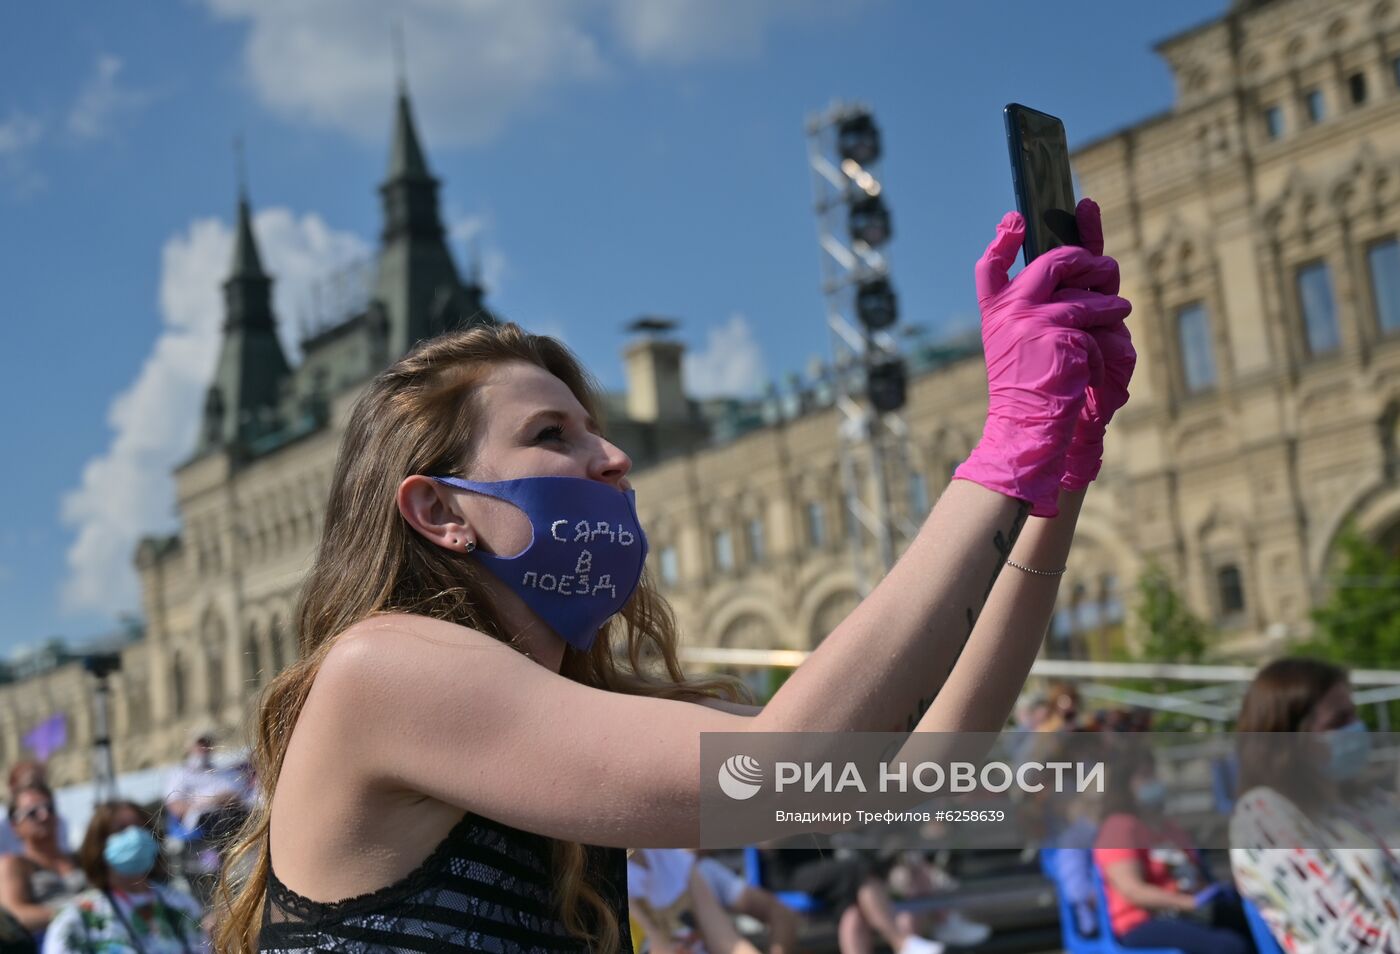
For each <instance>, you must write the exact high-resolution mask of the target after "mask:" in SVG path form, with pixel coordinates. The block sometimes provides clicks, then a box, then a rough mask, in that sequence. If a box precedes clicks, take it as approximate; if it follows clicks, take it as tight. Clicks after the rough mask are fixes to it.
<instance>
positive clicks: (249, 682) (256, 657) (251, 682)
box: [243, 627, 264, 692]
mask: <svg viewBox="0 0 1400 954" xmlns="http://www.w3.org/2000/svg"><path fill="white" fill-rule="evenodd" d="M243 658H244V660H245V661H246V662H247V664H248V678H247V679H245V680H244V686H245V687H246V688H247V689H248V691H249V692H256V691H257V690H258V687H259V686H261V685H262V684H263V679H264V674H263V662H262V647H261V646H260V645H258V631H257V629H256V628H255V627H249V629H248V639H247V641H246V642H245V643H244V645H243Z"/></svg>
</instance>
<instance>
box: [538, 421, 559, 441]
mask: <svg viewBox="0 0 1400 954" xmlns="http://www.w3.org/2000/svg"><path fill="white" fill-rule="evenodd" d="M563 439H564V428H562V427H560V426H559V425H558V424H555V425H553V426H552V427H546V428H545V429H544V430H542V431H540V433H539V435H538V436H537V437H536V438H535V443H536V444H543V443H544V442H545V441H562V440H563Z"/></svg>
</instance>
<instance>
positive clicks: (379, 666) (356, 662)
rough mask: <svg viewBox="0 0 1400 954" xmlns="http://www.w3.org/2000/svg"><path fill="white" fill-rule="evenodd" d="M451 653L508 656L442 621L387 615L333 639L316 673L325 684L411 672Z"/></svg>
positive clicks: (490, 641)
mask: <svg viewBox="0 0 1400 954" xmlns="http://www.w3.org/2000/svg"><path fill="white" fill-rule="evenodd" d="M452 649H481V650H487V651H490V650H505V652H506V654H511V651H510V650H509V649H508V648H507V647H506V646H504V645H502V644H501V643H500V642H499V641H498V640H495V639H492V638H491V637H490V636H487V635H486V634H485V633H482V632H479V631H478V630H475V629H472V628H470V627H467V626H459V625H458V624H456V623H452V622H448V621H446V620H440V619H432V618H431V617H427V616H415V615H412V614H410V613H392V614H384V615H380V616H371V617H369V618H368V619H363V620H360V621H359V622H358V623H355V624H354V625H353V626H351V627H350V628H349V629H346V630H345V631H344V632H342V633H340V634H339V635H338V636H336V637H335V644H334V645H333V646H332V647H331V649H330V651H329V652H328V653H327V654H326V658H325V661H324V662H323V663H322V665H321V670H320V673H321V675H325V676H327V677H329V679H330V680H331V681H335V680H337V679H341V678H350V679H356V678H359V677H362V676H365V675H369V674H373V673H375V672H379V673H386V672H391V671H392V670H393V669H395V668H397V667H398V666H399V665H400V664H402V665H406V666H409V667H413V666H414V665H416V664H421V663H422V662H423V661H424V657H425V656H433V655H435V654H440V653H442V652H443V651H445V650H452Z"/></svg>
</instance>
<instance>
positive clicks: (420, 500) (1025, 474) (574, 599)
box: [217, 201, 1133, 954]
mask: <svg viewBox="0 0 1400 954" xmlns="http://www.w3.org/2000/svg"><path fill="white" fill-rule="evenodd" d="M1080 220H1081V222H1080V233H1081V235H1082V236H1086V238H1085V242H1086V245H1087V246H1091V247H1068V246H1067V247H1064V248H1057V249H1054V250H1052V251H1050V252H1048V253H1046V254H1045V255H1042V256H1040V257H1039V258H1037V259H1036V260H1035V261H1034V262H1032V263H1031V264H1030V265H1028V266H1027V267H1026V268H1024V269H1023V270H1022V271H1021V272H1020V273H1019V274H1018V275H1017V276H1016V278H1015V279H1014V280H1011V279H1010V278H1009V277H1008V270H1009V268H1010V267H1011V265H1012V263H1013V261H1014V259H1015V257H1016V254H1017V252H1018V251H1019V249H1020V246H1021V242H1022V239H1023V237H1024V234H1025V224H1024V222H1023V221H1022V220H1021V218H1020V216H1018V215H1015V214H1011V215H1008V216H1007V217H1006V218H1005V219H1004V220H1003V222H1002V224H1001V226H1000V227H999V229H998V232H997V237H996V239H995V240H994V241H993V243H992V245H991V246H990V247H989V248H988V250H987V253H986V254H985V255H984V256H983V258H982V260H981V261H980V262H979V263H978V267H977V286H978V297H979V302H980V304H981V307H982V312H983V343H984V348H985V351H986V357H987V365H988V389H989V401H988V418H987V425H986V427H985V428H984V431H983V436H982V441H981V443H980V444H979V445H978V447H977V449H975V450H974V451H973V452H972V454H971V455H970V456H969V458H968V459H967V460H966V461H965V462H964V463H963V464H962V465H961V466H960V467H959V469H958V471H957V473H956V475H955V476H956V477H957V479H956V480H954V481H953V482H952V484H951V486H949V487H948V489H947V490H946V491H945V492H944V494H943V496H942V498H941V499H940V500H939V502H938V505H937V506H936V507H935V508H934V510H933V513H932V514H931V515H930V517H929V519H928V521H927V523H926V525H925V527H924V529H923V530H922V531H921V532H920V534H919V535H918V537H917V539H915V540H914V541H912V542H911V544H910V546H909V548H908V550H907V551H906V552H905V554H904V556H903V557H902V559H901V560H900V562H899V564H898V565H897V566H896V567H895V568H894V569H893V570H892V571H891V572H890V574H889V575H888V576H887V577H886V578H885V580H884V581H883V582H881V584H880V585H879V586H878V587H877V588H876V589H875V591H874V592H872V593H871V594H870V595H869V596H868V597H866V599H865V600H863V601H862V602H861V603H860V605H859V606H858V607H857V608H856V609H855V610H854V611H853V612H852V613H851V615H850V616H849V618H848V619H846V620H845V621H844V622H843V623H841V624H840V625H839V626H838V627H837V628H836V630H835V631H834V632H833V633H831V635H830V636H829V637H827V638H826V639H825V640H823V641H822V642H821V645H820V646H818V647H817V649H816V650H815V651H814V652H813V653H812V655H811V657H810V658H809V659H808V660H807V661H806V662H805V663H803V665H802V666H801V667H800V668H799V669H798V670H797V671H796V672H795V673H794V674H793V676H792V677H791V678H790V679H789V680H788V681H787V682H786V683H784V685H783V687H782V688H781V689H779V690H778V692H777V694H776V695H774V697H773V699H772V701H770V702H769V703H768V704H767V706H765V707H764V708H763V709H761V710H760V709H757V708H755V707H751V706H745V705H742V704H740V703H738V702H737V701H736V698H735V697H736V692H735V690H734V688H733V684H732V683H729V682H724V681H721V680H718V679H709V680H697V679H689V678H687V677H686V676H685V674H684V673H683V672H682V670H681V667H680V664H679V662H678V660H677V655H676V639H677V635H676V627H675V623H674V619H673V617H672V615H671V612H670V610H669V608H668V607H667V605H666V604H665V602H664V601H663V600H662V599H661V597H660V596H659V595H658V594H657V593H656V591H655V590H654V589H653V587H652V585H651V583H650V581H649V580H648V579H647V577H646V576H645V574H644V573H643V567H644V565H645V556H646V538H645V535H644V533H643V531H642V528H641V526H640V524H639V521H638V518H637V511H636V506H635V502H634V500H633V496H632V491H631V485H630V483H629V481H628V471H629V470H630V468H631V461H630V460H629V458H628V457H627V455H626V454H625V453H623V451H622V450H621V449H620V448H618V447H617V446H616V445H614V444H613V443H611V442H610V441H609V440H608V439H607V437H606V436H605V434H604V431H603V429H602V423H601V422H600V420H599V401H598V398H597V392H596V389H595V388H594V387H593V385H592V384H591V382H590V380H589V378H588V376H587V374H586V373H585V372H584V370H583V368H582V367H580V365H579V364H578V362H577V360H576V359H575V358H574V357H573V355H572V354H570V353H569V352H568V351H567V349H565V348H564V347H563V346H562V345H561V344H559V343H558V342H556V341H554V340H552V339H550V338H546V337H542V336H538V335H531V334H528V333H526V332H525V331H523V330H522V329H520V328H519V327H517V326H515V325H499V326H480V327H475V328H472V329H469V330H464V331H459V332H453V333H449V334H447V335H444V336H442V337H439V338H436V339H433V340H431V341H427V342H425V343H423V344H422V345H420V346H419V347H418V348H417V349H416V350H414V351H412V352H411V353H409V354H408V355H407V356H405V357H404V358H402V359H401V360H399V361H398V362H397V363H396V364H395V365H393V366H392V367H391V368H389V369H388V370H387V371H385V372H384V373H382V374H380V375H379V376H378V377H377V378H376V379H375V380H374V381H372V382H370V383H369V384H368V385H367V386H366V388H365V390H364V391H363V393H362V395H361V397H360V398H359V400H358V402H357V403H356V405H355V407H354V408H353V410H351V411H350V412H349V414H348V418H346V419H345V421H344V436H343V441H342V444H341V450H340V454H339V458H338V460H337V464H336V468H335V472H334V474H333V476H332V478H331V482H330V496H329V499H328V501H327V505H326V508H325V523H324V527H323V530H322V537H321V542H320V545H319V548H318V551H317V554H316V558H315V562H314V563H313V566H312V568H311V570H310V573H309V575H308V577H307V580H306V582H305V585H304V588H303V591H302V594H301V598H300V606H299V610H298V626H297V629H298V635H299V640H300V647H301V654H300V657H301V658H300V659H299V660H298V661H297V662H296V663H295V664H293V665H292V666H290V667H289V668H288V669H286V670H284V671H283V672H282V673H281V674H280V675H279V676H278V677H277V678H276V679H274V680H273V682H272V683H271V685H270V686H269V687H268V689H267V690H266V691H265V693H264V696H263V698H262V701H261V704H260V706H259V708H258V722H257V725H256V726H255V747H254V751H255V754H256V758H255V764H256V767H257V770H258V776H259V779H260V785H261V787H262V790H263V794H264V796H265V797H264V798H263V799H262V800H261V805H260V807H259V809H258V810H257V811H256V813H255V814H254V816H253V818H252V819H251V820H250V823H249V825H248V827H247V828H245V835H244V838H243V839H242V842H241V845H240V847H239V848H238V849H236V850H235V852H234V855H233V857H232V858H231V859H230V861H229V863H228V865H227V867H226V869H225V870H226V871H243V870H246V871H247V872H248V874H247V875H246V877H240V878H239V879H238V880H237V881H235V882H232V883H230V884H229V885H228V888H229V890H228V892H227V893H226V894H225V895H224V900H223V902H222V903H223V905H224V907H223V909H222V910H220V911H219V912H218V913H219V916H218V919H217V920H218V924H219V930H218V938H217V944H218V947H219V949H220V950H221V951H223V952H228V954H233V952H239V954H244V952H248V951H252V950H254V949H261V950H263V951H298V950H304V949H334V950H340V951H369V950H379V949H384V948H394V947H400V946H413V947H415V948H416V949H418V950H425V951H437V950H442V951H448V950H462V949H473V950H491V951H496V952H500V954H514V952H536V951H557V952H566V951H567V952H581V951H590V952H608V954H610V952H613V951H618V950H627V949H628V948H630V943H629V941H628V938H627V935H626V933H625V925H626V924H627V904H626V897H625V894H626V888H625V880H626V858H625V854H624V849H625V848H628V847H632V848H643V847H679V848H684V847H695V846H696V845H697V844H698V841H699V808H700V797H701V780H700V777H699V765H700V740H701V734H702V733H705V732H782V731H808V732H832V733H835V732H851V731H869V730H877V731H878V730H887V729H904V730H908V729H912V728H918V729H921V730H940V731H985V732H995V731H998V730H999V729H1000V728H1001V727H1002V725H1003V723H1004V722H1005V719H1006V715H1007V713H1008V712H1009V711H1010V708H1011V705H1012V703H1013V702H1014V701H1015V698H1016V696H1017V694H1018V693H1019V692H1020V689H1021V686H1022V685H1023V683H1024V681H1025V677H1026V674H1027V673H1028V671H1029V668H1030V664H1031V662H1032V660H1033V659H1034V658H1035V655H1036V652H1037V650H1038V649H1039V646H1040V640H1041V636H1042V635H1043V634H1044V632H1045V630H1046V628H1047V626H1048V623H1049V619H1050V613H1051V611H1052V609H1053V607H1054V603H1055V593H1056V590H1057V587H1058V579H1059V575H1060V574H1061V573H1062V572H1063V569H1062V568H1063V566H1064V561H1065V558H1066V556H1067V554H1068V552H1069V548H1070V543H1071V541H1072V539H1073V531H1074V525H1075V522H1076V520H1077V516H1078V511H1079V508H1080V506H1081V504H1082V500H1083V492H1084V489H1085V488H1086V487H1087V485H1088V483H1089V481H1091V480H1093V479H1094V477H1095V476H1096V475H1097V473H1098V470H1099V466H1100V463H1101V458H1102V451H1103V433H1104V428H1105V426H1106V424H1107V422H1108V419H1109V417H1110V416H1111V415H1112V414H1113V412H1114V411H1116V410H1117V409H1118V408H1119V407H1121V406H1122V405H1123V403H1124V402H1126V400H1127V384H1128V379H1129V377H1130V375H1131V372H1132V365H1133V352H1132V347H1131V344H1130V342H1129V337H1128V334H1127V330H1126V328H1125V327H1124V326H1123V319H1124V318H1125V317H1126V315H1127V313H1128V310H1129V305H1128V303H1127V302H1126V301H1125V300H1124V299H1122V298H1119V297H1118V295H1117V291H1118V267H1117V263H1115V262H1114V261H1113V260H1112V259H1110V258H1105V257H1104V256H1103V255H1102V254H1101V253H1102V248H1103V246H1102V229H1101V226H1100V223H1099V216H1098V209H1097V206H1094V205H1093V204H1092V203H1089V202H1087V201H1086V202H1085V203H1083V204H1082V207H1081V209H1080ZM1028 516H1035V517H1038V518H1044V519H1038V520H1034V521H1030V523H1029V524H1028V523H1027V517H1028ZM1023 528H1024V529H1025V530H1026V532H1025V533H1024V534H1023V533H1022V532H1021V531H1022V529H1023ZM1008 558H1009V559H1008ZM1007 564H1010V565H1011V566H1013V567H1016V568H1017V569H1015V572H1014V573H1008V574H1005V575H1003V574H1001V569H1002V567H1003V566H1004V565H1007ZM955 664H956V665H955Z"/></svg>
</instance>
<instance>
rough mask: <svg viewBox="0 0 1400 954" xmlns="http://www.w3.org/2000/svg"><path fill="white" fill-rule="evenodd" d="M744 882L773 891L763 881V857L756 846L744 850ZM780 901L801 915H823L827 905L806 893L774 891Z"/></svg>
mask: <svg viewBox="0 0 1400 954" xmlns="http://www.w3.org/2000/svg"><path fill="white" fill-rule="evenodd" d="M744 880H745V881H747V882H748V883H749V884H751V885H753V886H754V887H755V888H763V889H764V890H765V891H771V890H772V889H771V888H769V887H768V886H767V885H766V884H765V883H764V879H763V855H762V854H761V853H760V852H759V850H758V848H757V847H756V846H754V845H749V846H747V847H746V848H745V849H744ZM773 894H775V895H777V898H778V900H779V901H781V902H783V904H786V905H787V906H788V907H790V908H792V909H793V910H794V911H796V912H797V913H799V914H821V913H823V912H825V911H826V905H825V904H823V903H822V902H820V901H818V900H817V899H816V898H815V897H813V896H812V895H810V894H808V893H807V892H805V891H774V892H773Z"/></svg>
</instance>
